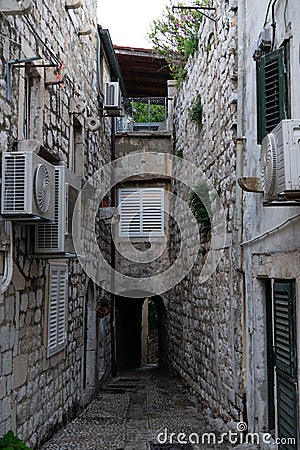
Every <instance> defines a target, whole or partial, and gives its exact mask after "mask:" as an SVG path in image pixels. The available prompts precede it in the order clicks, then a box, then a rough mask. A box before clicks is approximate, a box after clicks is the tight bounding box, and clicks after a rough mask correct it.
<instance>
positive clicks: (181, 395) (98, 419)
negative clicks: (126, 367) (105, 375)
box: [41, 369, 257, 450]
mask: <svg viewBox="0 0 300 450" xmlns="http://www.w3.org/2000/svg"><path fill="white" fill-rule="evenodd" d="M211 432H215V433H216V437H217V439H218V438H219V436H220V431H217V430H214V429H212V426H211V425H208V423H207V422H206V420H205V418H204V417H203V415H201V414H200V413H199V411H198V410H197V408H196V407H195V405H194V404H193V402H192V401H191V398H190V396H189V395H188V393H187V391H186V390H185V389H184V387H183V386H182V384H181V383H180V382H178V380H174V379H171V378H170V377H168V376H166V375H163V374H161V373H160V372H158V371H154V370H142V369H141V370H137V371H135V372H131V373H126V374H122V376H119V377H117V378H115V379H114V380H113V381H110V382H109V383H107V384H106V385H105V386H104V388H103V389H102V390H101V391H100V393H99V395H98V396H97V397H96V398H95V399H94V400H93V401H92V402H91V403H90V404H89V405H88V406H87V407H86V408H85V409H84V410H83V411H82V413H81V414H80V415H79V416H78V417H77V418H75V419H74V420H73V421H72V422H71V423H69V424H68V425H67V426H66V427H65V428H64V429H62V430H61V431H60V432H58V433H57V434H56V435H55V436H54V437H53V438H52V439H51V440H50V441H49V442H48V443H47V444H46V445H44V446H43V447H42V449H41V450H146V449H151V448H152V447H151V443H153V444H155V443H156V444H157V443H158V442H159V441H157V437H158V435H159V433H161V435H160V443H164V442H169V443H170V439H172V440H173V442H172V443H173V444H175V443H178V440H177V437H178V434H179V433H185V435H186V436H187V437H186V438H184V437H183V435H179V440H180V439H182V440H184V439H186V440H187V442H188V438H189V437H190V438H191V441H192V442H193V445H192V446H190V447H187V446H175V445H173V446H169V447H167V446H162V447H155V446H154V447H153V450H156V449H159V450H160V448H161V449H165V450H179V449H180V450H181V449H182V450H184V449H186V450H188V448H190V449H193V450H207V449H223V450H227V449H230V448H233V446H232V445H229V444H228V443H227V444H225V443H224V444H222V445H221V446H215V445H213V444H211V445H209V444H208V443H207V442H206V443H205V444H203V445H202V444H200V445H194V443H195V442H197V437H198V436H199V439H200V443H201V438H202V434H203V433H211ZM171 433H175V435H173V438H172V436H171ZM192 433H193V434H192ZM167 437H168V440H166V439H167ZM236 448H238V447H236ZM243 448H244V446H243ZM245 448H248V449H249V446H247V447H245ZM251 448H257V447H251Z"/></svg>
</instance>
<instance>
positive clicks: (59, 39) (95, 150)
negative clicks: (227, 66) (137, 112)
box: [0, 0, 120, 448]
mask: <svg viewBox="0 0 300 450" xmlns="http://www.w3.org/2000/svg"><path fill="white" fill-rule="evenodd" d="M0 42H1V45H0V57H1V62H2V65H1V81H0V84H1V88H0V127H1V128H0V130H1V131H0V146H1V160H2V166H3V177H2V202H1V208H2V218H3V219H4V221H3V222H2V227H1V242H2V244H1V267H2V269H1V273H2V276H1V297H0V349H1V354H0V435H3V434H4V433H5V432H6V431H8V430H9V429H12V430H13V431H15V432H16V433H17V434H18V435H19V436H20V437H22V439H24V440H25V441H26V442H27V443H28V444H29V445H30V447H31V448H40V446H41V442H43V441H44V440H45V439H47V437H48V436H49V435H50V434H51V433H52V432H53V431H54V430H55V429H57V427H59V426H61V424H62V423H63V422H65V421H66V420H68V419H69V418H70V417H71V416H73V415H74V414H75V413H76V412H77V411H78V410H79V409H80V408H81V407H82V406H83V405H84V404H85V403H86V402H87V401H88V400H89V399H90V398H91V396H92V395H93V393H94V392H95V390H96V389H97V387H98V385H99V383H101V380H102V379H103V378H105V377H107V376H108V374H109V373H110V321H109V315H105V316H102V318H101V317H97V306H102V307H103V306H104V305H106V307H107V304H108V303H109V294H108V293H107V292H104V291H103V290H101V289H100V288H99V287H98V286H96V285H95V284H94V283H93V281H92V280H90V279H89V278H88V276H87V275H86V274H85V273H84V271H83V269H82V267H81V265H80V263H79V260H78V258H77V257H76V254H74V248H72V239H71V238H72V210H73V208H74V204H75V201H76V196H77V195H78V192H79V191H80V189H81V186H82V185H83V183H84V181H85V180H87V178H88V177H89V176H91V175H93V173H94V172H95V171H96V170H98V169H99V168H100V167H101V166H103V165H105V164H107V163H109V162H110V160H111V118H110V117H104V116H105V114H103V99H104V91H105V86H106V83H107V82H110V81H111V80H112V81H113V80H118V79H120V70H119V66H118V64H117V62H116V58H115V55H114V50H113V46H112V43H111V40H110V36H109V33H108V31H107V30H102V29H101V27H99V26H98V25H97V21H96V2H94V1H92V0H87V1H86V2H81V1H75V2H74V1H68V0H66V1H63V2H60V1H51V2H44V1H43V2H42V1H40V0H32V1H25V2H17V1H15V0H14V1H12V2H6V1H2V0H1V1H0ZM18 202H19V203H18ZM22 202H23V203H22ZM47 220H48V221H47ZM49 220H50V222H49ZM96 232H97V233H98V235H99V238H100V241H101V246H102V248H103V251H104V253H105V254H106V257H107V258H108V259H109V258H110V245H111V243H110V236H109V233H108V232H107V224H105V223H104V222H103V221H101V220H100V221H98V222H97V229H96ZM108 311H109V309H106V310H105V312H108ZM102 312H103V310H102Z"/></svg>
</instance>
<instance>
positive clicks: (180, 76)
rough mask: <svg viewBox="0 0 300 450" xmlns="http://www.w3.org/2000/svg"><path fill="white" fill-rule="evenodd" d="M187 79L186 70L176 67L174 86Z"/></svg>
mask: <svg viewBox="0 0 300 450" xmlns="http://www.w3.org/2000/svg"><path fill="white" fill-rule="evenodd" d="M186 77H187V70H186V68H185V67H178V70H177V73H176V85H177V87H178V86H179V85H180V83H182V82H183V81H184V80H185V79H186Z"/></svg>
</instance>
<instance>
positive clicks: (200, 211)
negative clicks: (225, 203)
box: [189, 182, 211, 233]
mask: <svg viewBox="0 0 300 450" xmlns="http://www.w3.org/2000/svg"><path fill="white" fill-rule="evenodd" d="M210 202H211V200H210V196H209V186H208V185H207V184H206V183H204V182H202V183H199V184H198V185H197V186H195V187H194V188H193V191H192V192H191V193H190V194H189V206H190V208H191V211H192V213H193V214H194V216H195V218H196V220H197V222H198V223H201V224H202V226H203V231H204V232H206V233H207V232H208V231H210V229H211V223H210V217H209V216H210V214H211V209H210V207H209V205H210ZM205 205H207V208H208V210H207V209H206V206H205Z"/></svg>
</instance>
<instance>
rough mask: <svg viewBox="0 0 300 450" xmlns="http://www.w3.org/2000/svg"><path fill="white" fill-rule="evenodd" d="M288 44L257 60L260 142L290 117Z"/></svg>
mask: <svg viewBox="0 0 300 450" xmlns="http://www.w3.org/2000/svg"><path fill="white" fill-rule="evenodd" d="M288 53H289V52H288V45H285V46H283V47H280V48H279V49H277V50H275V51H274V52H271V53H268V54H266V55H264V56H262V57H261V58H260V59H259V60H258V62H257V113H258V114H257V127H258V143H261V141H262V139H263V138H264V137H265V136H266V135H267V134H268V133H270V132H271V131H272V130H273V128H275V126H276V125H277V124H278V123H279V122H280V121H281V120H282V119H287V118H289V117H290V111H289V83H288V81H289V73H288V67H289V61H288V57H289V54H288Z"/></svg>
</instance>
